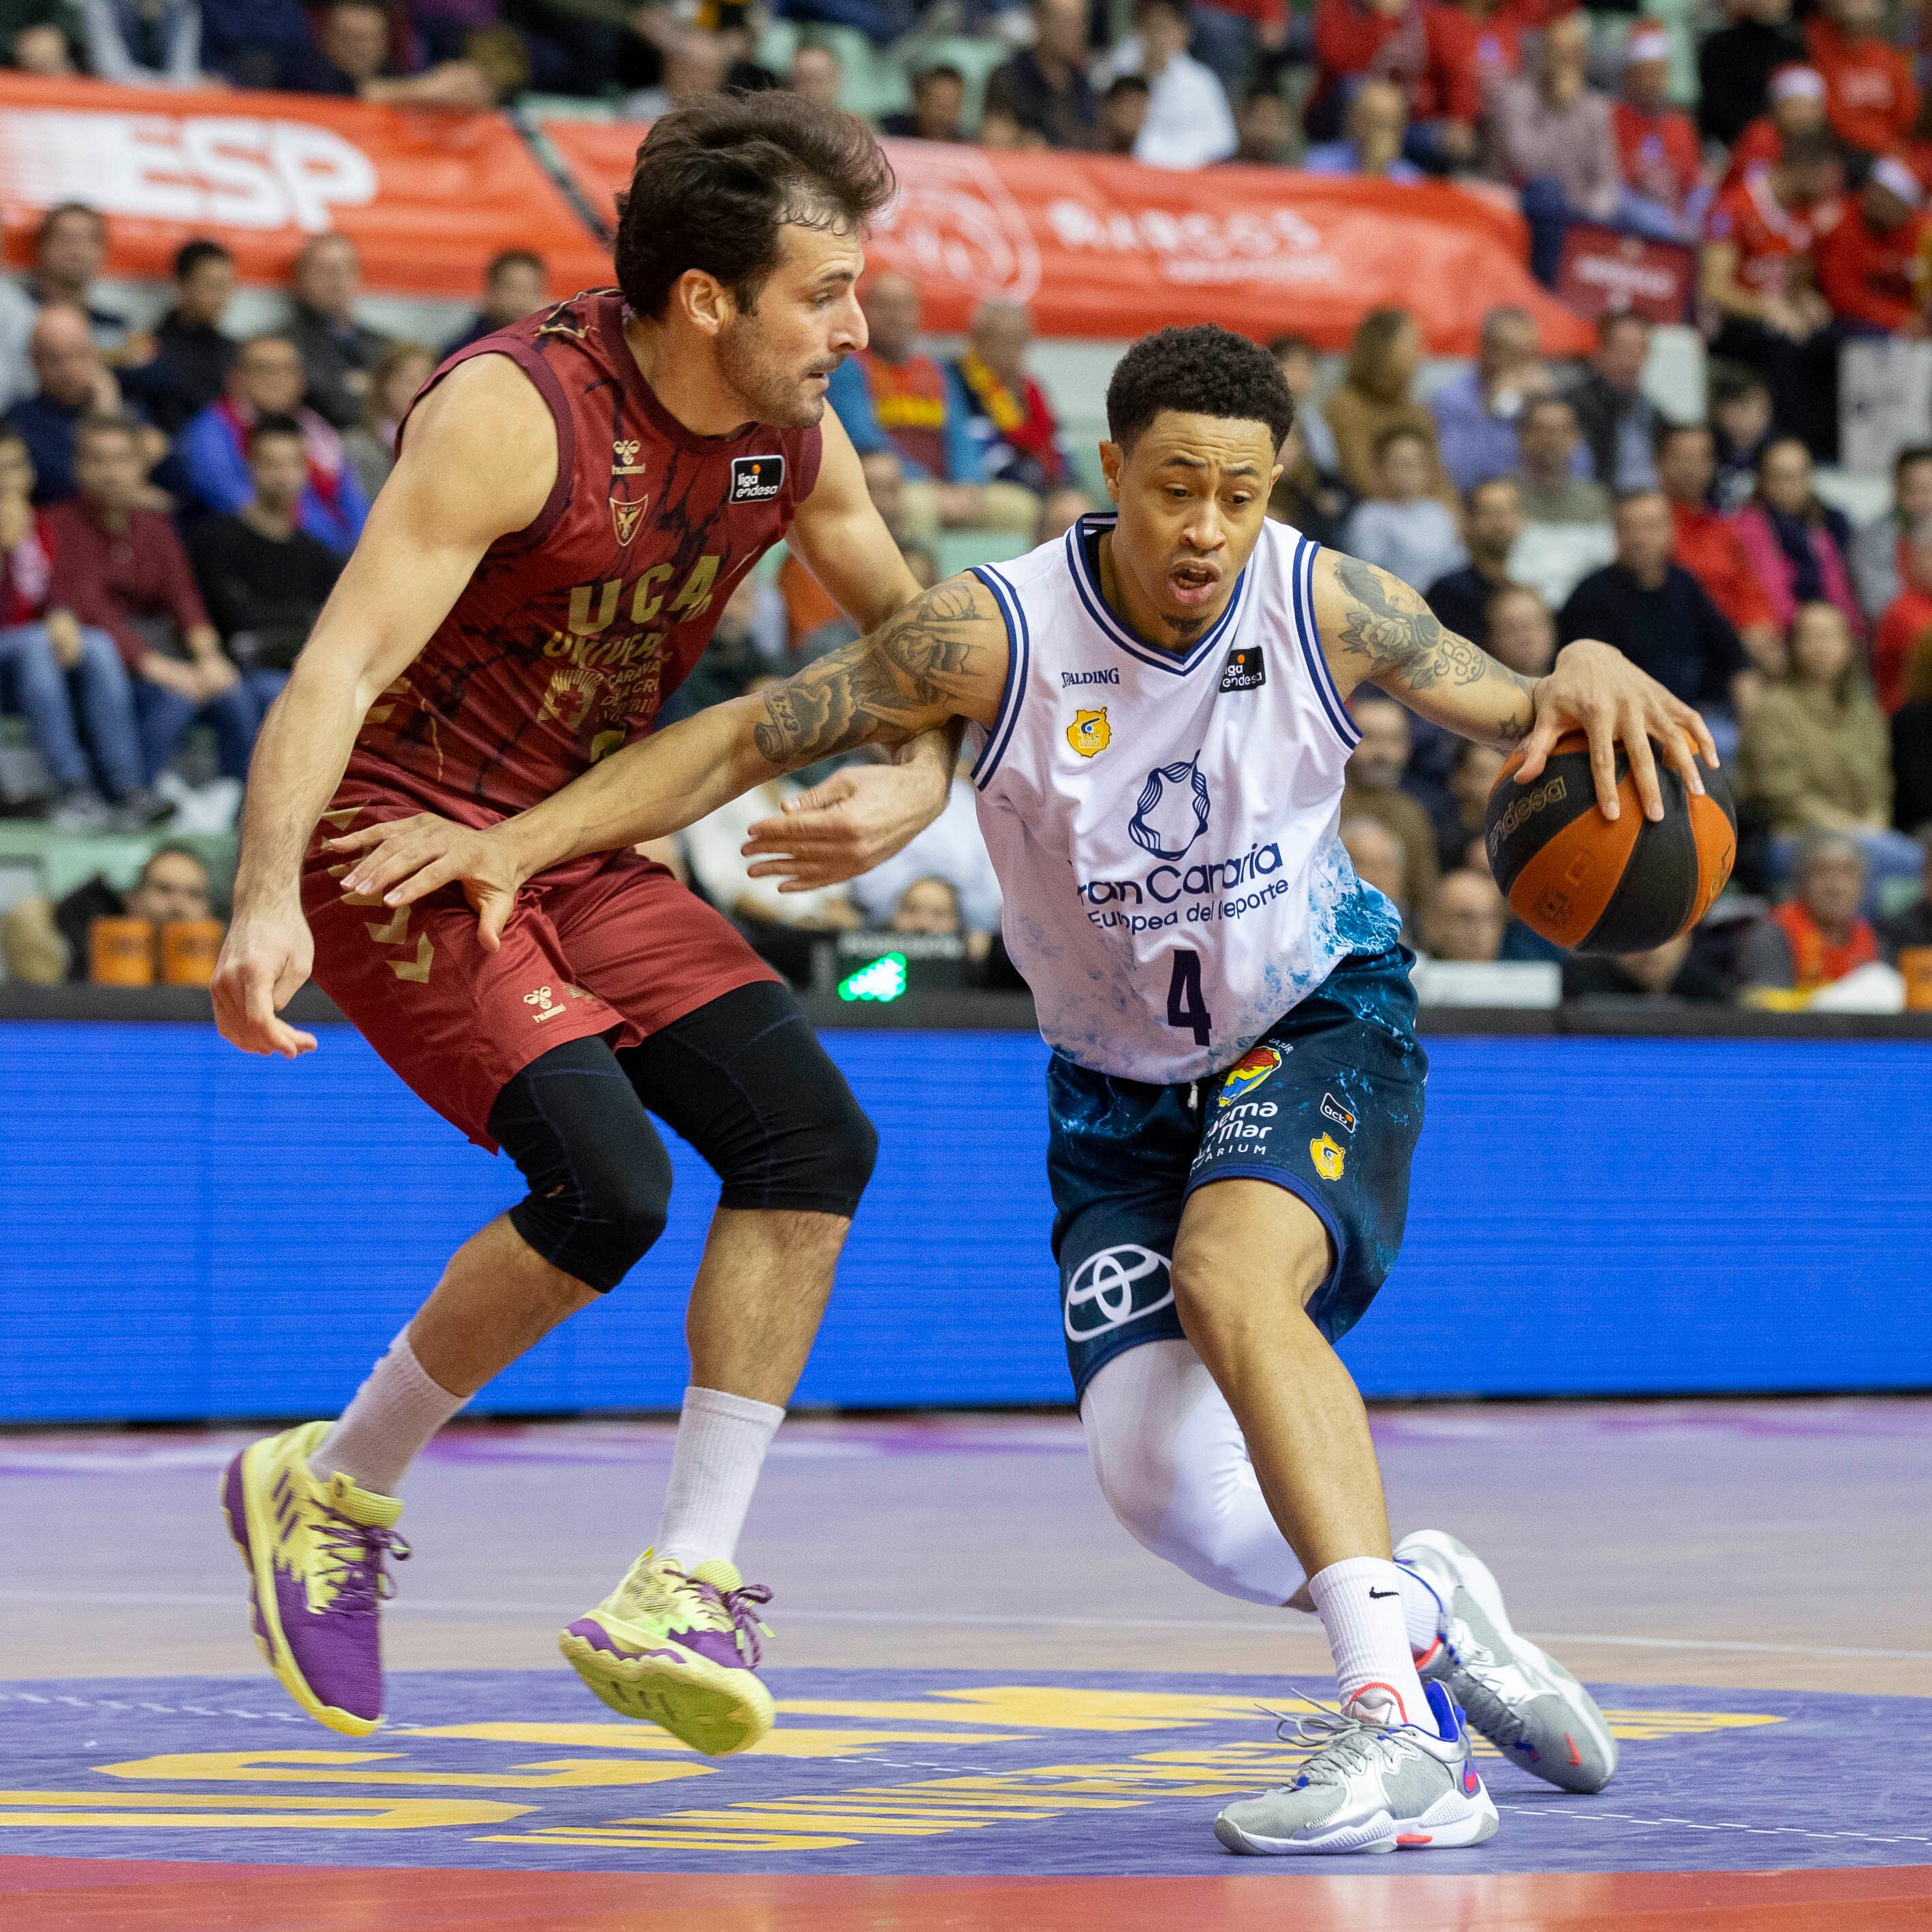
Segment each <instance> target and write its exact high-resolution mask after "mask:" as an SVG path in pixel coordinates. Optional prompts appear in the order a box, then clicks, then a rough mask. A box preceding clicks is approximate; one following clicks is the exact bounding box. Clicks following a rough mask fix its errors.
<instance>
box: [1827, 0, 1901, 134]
mask: <svg viewBox="0 0 1932 1932" xmlns="http://www.w3.org/2000/svg"><path fill="white" fill-rule="evenodd" d="M1884 10H1885V0H1826V10H1825V11H1824V12H1823V13H1820V14H1818V15H1817V17H1814V19H1813V20H1812V21H1811V24H1810V26H1808V27H1807V28H1806V29H1805V40H1806V43H1807V45H1808V46H1809V47H1810V49H1811V65H1813V66H1814V67H1815V68H1817V70H1818V71H1819V72H1820V74H1823V76H1824V77H1825V107H1826V113H1829V115H1830V116H1831V119H1832V127H1833V128H1834V129H1835V130H1836V131H1837V133H1838V137H1839V139H1841V140H1842V141H1844V142H1846V143H1847V144H1848V145H1850V146H1852V147H1854V148H1863V149H1864V151H1865V152H1866V153H1867V154H1885V153H1888V152H1889V151H1890V150H1891V149H1892V148H1894V147H1896V146H1897V145H1898V144H1899V142H1901V141H1903V139H1905V137H1906V136H1907V135H1908V134H1909V133H1910V132H1911V131H1912V122H1913V121H1915V120H1917V119H1918V83H1917V82H1916V81H1915V80H1913V79H1912V63H1911V62H1909V60H1907V59H1906V57H1905V55H1904V54H1903V52H1901V51H1900V49H1898V48H1897V47H1895V46H1893V45H1892V43H1891V41H1889V40H1886V39H1885V37H1884V36H1883V35H1882V34H1881V33H1880V31H1879V23H1880V20H1881V17H1882V15H1883V13H1884Z"/></svg>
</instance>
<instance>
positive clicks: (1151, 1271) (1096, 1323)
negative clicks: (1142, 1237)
mask: <svg viewBox="0 0 1932 1932" xmlns="http://www.w3.org/2000/svg"><path fill="white" fill-rule="evenodd" d="M1168 1267H1169V1263H1168V1259H1167V1257H1166V1256H1165V1255H1157V1254H1156V1253H1154V1250H1153V1249H1151V1248H1143V1247H1140V1246H1139V1245H1138V1244H1136V1243H1134V1242H1132V1241H1127V1242H1123V1243H1122V1244H1121V1246H1120V1247H1117V1248H1103V1249H1101V1250H1100V1252H1099V1253H1097V1254H1091V1255H1089V1256H1088V1257H1087V1259H1085V1261H1084V1262H1082V1263H1081V1264H1080V1266H1079V1268H1078V1269H1077V1270H1076V1272H1075V1274H1074V1277H1073V1280H1071V1281H1070V1282H1069V1283H1067V1298H1066V1304H1067V1305H1066V1313H1065V1316H1064V1319H1065V1322H1066V1324H1067V1340H1069V1341H1070V1342H1091V1341H1092V1340H1094V1337H1096V1336H1097V1335H1104V1334H1106V1333H1107V1331H1108V1330H1109V1329H1110V1328H1121V1327H1124V1325H1126V1324H1127V1323H1128V1322H1138V1321H1139V1319H1140V1318H1141V1317H1142V1316H1143V1315H1151V1314H1152V1313H1154V1310H1156V1309H1157V1308H1166V1307H1171V1306H1172V1304H1173V1301H1174V1284H1173V1283H1172V1280H1170V1279H1169V1275H1168Z"/></svg>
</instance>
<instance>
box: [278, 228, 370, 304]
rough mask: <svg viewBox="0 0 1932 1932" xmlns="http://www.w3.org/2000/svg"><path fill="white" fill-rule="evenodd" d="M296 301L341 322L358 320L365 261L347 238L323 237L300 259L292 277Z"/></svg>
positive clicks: (300, 255)
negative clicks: (358, 304)
mask: <svg viewBox="0 0 1932 1932" xmlns="http://www.w3.org/2000/svg"><path fill="white" fill-rule="evenodd" d="M289 286H290V287H291V288H292V289H293V290H294V291H295V296H296V301H298V302H306V303H308V305H309V307H310V308H313V309H319V310H320V311H321V312H322V313H323V314H324V315H326V316H329V317H332V319H334V320H336V321H338V322H348V321H351V320H353V319H354V317H355V313H356V297H357V296H359V295H360V294H361V293H362V257H361V256H359V254H357V253H356V245H355V243H354V242H352V241H350V239H349V238H348V236H346V235H321V236H317V238H316V239H315V240H314V241H313V242H311V243H310V244H309V245H308V247H307V248H305V249H304V250H303V251H302V253H301V254H299V256H297V257H296V267H295V273H294V274H293V275H292V276H291V277H290V278H289Z"/></svg>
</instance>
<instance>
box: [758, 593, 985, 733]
mask: <svg viewBox="0 0 1932 1932" xmlns="http://www.w3.org/2000/svg"><path fill="white" fill-rule="evenodd" d="M989 621H990V622H992V623H993V624H994V625H997V624H998V618H997V617H996V616H992V613H990V612H989V611H988V610H985V609H983V608H982V606H981V601H980V592H978V591H977V589H975V588H974V586H972V585H971V584H970V583H960V582H959V581H957V580H954V581H949V582H947V583H941V584H938V585H935V586H934V587H933V588H932V589H930V590H929V591H928V592H926V595H924V596H923V597H922V598H919V601H917V602H916V603H915V604H908V605H907V607H905V609H904V610H901V611H900V612H898V613H897V615H895V616H892V617H890V618H888V619H886V622H885V623H884V624H883V625H880V628H878V629H877V630H876V631H874V632H873V633H872V634H871V636H870V637H861V638H859V640H858V641H857V642H856V643H850V644H847V646H845V647H844V649H842V650H837V651H833V652H830V653H829V655H826V656H825V657H823V658H820V659H819V660H818V661H817V663H816V664H808V665H807V666H806V667H805V669H804V670H802V671H800V672H799V673H798V675H797V676H796V677H793V678H790V679H787V681H786V682H784V683H783V684H781V685H778V688H776V689H775V690H773V691H769V692H767V693H766V697H765V715H764V716H763V718H760V720H759V721H758V723H757V725H756V726H755V727H754V729H753V732H752V736H753V739H754V742H756V744H757V748H758V754H759V756H760V757H763V758H765V759H766V760H769V762H770V763H772V764H774V765H778V766H798V765H805V764H811V763H814V761H816V760H818V759H820V758H824V757H831V756H832V754H834V753H835V752H839V751H850V750H851V749H852V748H853V747H854V746H855V745H867V744H888V745H895V744H901V743H903V742H904V741H905V740H906V739H908V738H910V737H915V736H917V735H918V734H919V733H920V732H922V731H926V730H931V729H932V727H933V726H934V725H935V724H940V723H942V722H944V720H945V719H946V718H949V717H950V716H951V715H953V709H954V700H956V698H957V697H958V696H959V694H960V692H961V691H962V690H963V688H965V686H966V685H967V684H968V683H969V682H971V679H972V678H973V676H974V673H975V672H976V670H977V662H976V660H980V659H983V658H984V656H985V653H986V642H987V626H988V624H989Z"/></svg>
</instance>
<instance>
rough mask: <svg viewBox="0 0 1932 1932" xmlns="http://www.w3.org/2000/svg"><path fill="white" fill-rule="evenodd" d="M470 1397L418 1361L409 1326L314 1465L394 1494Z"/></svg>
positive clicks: (323, 1474) (326, 1472) (326, 1473)
mask: <svg viewBox="0 0 1932 1932" xmlns="http://www.w3.org/2000/svg"><path fill="white" fill-rule="evenodd" d="M468 1400H469V1397H467V1396H466V1395H452V1394H450V1392H449V1390H447V1389H446V1388H444V1387H443V1385H442V1384H441V1383H440V1382H437V1380H435V1379H434V1377H433V1376H431V1374H430V1373H429V1371H428V1370H427V1369H425V1367H423V1365H422V1363H420V1362H419V1361H417V1360H416V1351H415V1349H413V1348H411V1347H410V1331H408V1330H407V1328H405V1329H404V1331H403V1332H402V1333H401V1334H400V1335H398V1337H396V1339H395V1340H394V1341H393V1342H392V1343H390V1344H389V1353H388V1354H387V1355H385V1356H384V1357H383V1359H382V1360H381V1361H380V1362H378V1363H377V1364H376V1366H375V1367H374V1368H373V1369H371V1370H370V1371H369V1379H368V1381H367V1382H365V1383H364V1384H363V1385H362V1387H361V1388H359V1389H358V1390H357V1391H356V1399H355V1400H354V1401H353V1402H352V1403H350V1405H349V1406H348V1407H347V1409H344V1411H343V1412H342V1415H341V1419H340V1420H339V1421H338V1422H337V1423H336V1424H335V1427H334V1428H332V1430H330V1431H329V1433H328V1434H327V1435H326V1436H324V1437H323V1439H322V1440H321V1442H319V1443H318V1444H317V1445H316V1448H315V1451H314V1454H311V1456H310V1457H309V1459H308V1466H309V1467H310V1468H311V1469H313V1470H314V1472H315V1473H316V1474H317V1475H318V1476H320V1477H322V1478H325V1479H326V1478H328V1477H329V1476H330V1475H332V1474H334V1473H335V1472H337V1471H338V1470H339V1471H340V1472H341V1473H342V1474H343V1475H345V1476H347V1478H349V1480H350V1481H351V1482H352V1483H353V1484H355V1485H356V1487H357V1488H358V1489H359V1490H374V1491H375V1492H376V1493H377V1495H378V1496H394V1495H395V1493H396V1492H397V1490H398V1489H400V1488H401V1486H402V1481H403V1472H404V1470H405V1469H407V1468H408V1467H409V1466H410V1464H411V1463H413V1462H414V1461H415V1460H416V1458H417V1457H418V1456H419V1455H420V1454H422V1450H423V1447H424V1445H425V1444H426V1443H427V1442H428V1441H429V1439H430V1438H431V1436H434V1434H435V1433H436V1432H437V1430H439V1429H440V1428H441V1427H443V1424H445V1423H446V1422H447V1421H449V1418H451V1417H452V1415H455V1413H456V1412H457V1411H458V1409H460V1408H461V1407H462V1406H463V1404H464V1403H466V1402H467V1401H468Z"/></svg>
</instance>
